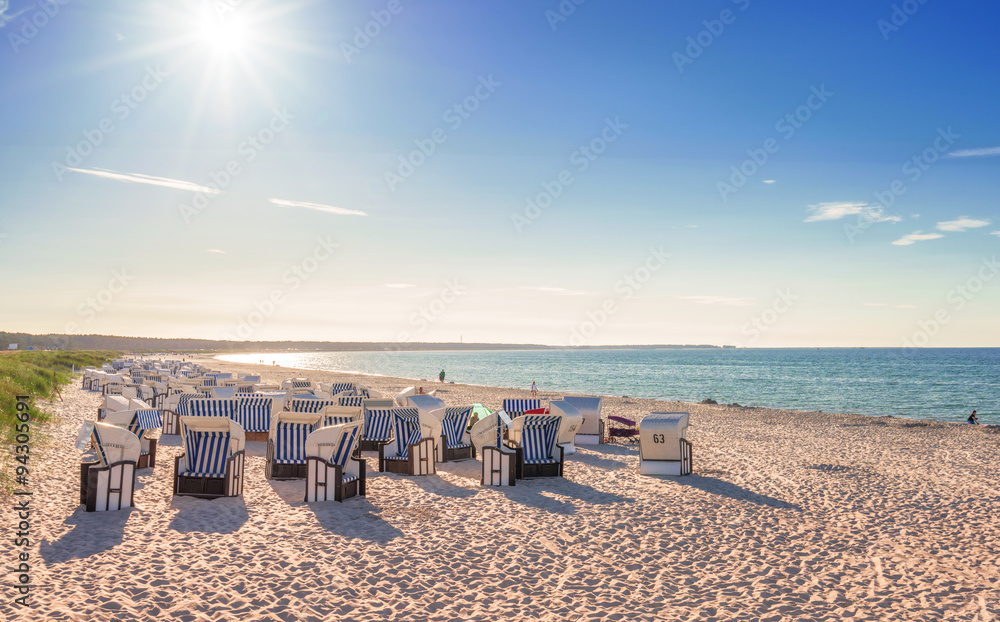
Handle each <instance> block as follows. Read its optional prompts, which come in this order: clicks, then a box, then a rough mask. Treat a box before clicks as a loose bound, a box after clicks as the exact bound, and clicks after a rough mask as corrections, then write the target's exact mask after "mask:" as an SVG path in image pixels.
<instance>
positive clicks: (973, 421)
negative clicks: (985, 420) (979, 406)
mask: <svg viewBox="0 0 1000 622" xmlns="http://www.w3.org/2000/svg"><path fill="white" fill-rule="evenodd" d="M966 421H967V422H969V423H971V424H973V425H979V417H977V416H976V411H972V414H971V415H969V418H968V419H966Z"/></svg>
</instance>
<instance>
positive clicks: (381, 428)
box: [361, 406, 416, 451]
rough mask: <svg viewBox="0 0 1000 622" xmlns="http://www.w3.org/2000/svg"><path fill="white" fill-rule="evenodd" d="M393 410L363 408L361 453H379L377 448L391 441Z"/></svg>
mask: <svg viewBox="0 0 1000 622" xmlns="http://www.w3.org/2000/svg"><path fill="white" fill-rule="evenodd" d="M393 410H395V409H393V408H369V407H367V406H366V407H365V409H364V419H365V426H364V431H363V432H362V436H361V451H379V447H381V446H382V445H383V444H385V443H388V442H389V441H391V440H392V424H393V421H394V420H393V417H392V411H393ZM414 412H416V410H415V409H414Z"/></svg>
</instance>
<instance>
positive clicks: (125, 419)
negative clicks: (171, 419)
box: [104, 409, 163, 469]
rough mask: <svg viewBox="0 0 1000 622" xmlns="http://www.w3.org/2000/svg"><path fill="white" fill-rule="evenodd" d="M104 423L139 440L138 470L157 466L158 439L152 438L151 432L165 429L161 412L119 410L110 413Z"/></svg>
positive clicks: (151, 410)
mask: <svg viewBox="0 0 1000 622" xmlns="http://www.w3.org/2000/svg"><path fill="white" fill-rule="evenodd" d="M104 423H107V424H109V425H114V426H118V427H119V428H125V429H126V430H128V431H129V432H131V433H132V434H135V436H136V438H138V439H139V458H138V459H137V460H136V468H139V469H147V468H148V469H152V468H153V467H155V466H156V442H157V439H156V438H153V437H151V436H150V434H149V433H150V431H152V430H159V429H160V428H161V427H163V419H162V418H161V417H160V411H158V410H153V409H143V410H118V411H115V412H111V413H108V415H107V417H105V418H104Z"/></svg>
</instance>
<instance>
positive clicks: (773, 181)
mask: <svg viewBox="0 0 1000 622" xmlns="http://www.w3.org/2000/svg"><path fill="white" fill-rule="evenodd" d="M764 183H765V184H773V183H775V180H773V179H765V180H764Z"/></svg>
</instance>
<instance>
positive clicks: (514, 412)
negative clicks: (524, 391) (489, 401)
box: [503, 398, 542, 419]
mask: <svg viewBox="0 0 1000 622" xmlns="http://www.w3.org/2000/svg"><path fill="white" fill-rule="evenodd" d="M541 407H542V400H539V399H534V398H528V399H505V400H504V401H503V411H504V412H506V413H507V416H509V417H510V418H511V419H514V418H516V417H520V416H522V415H523V414H524V413H526V412H528V411H529V410H538V409H540V408H541Z"/></svg>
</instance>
